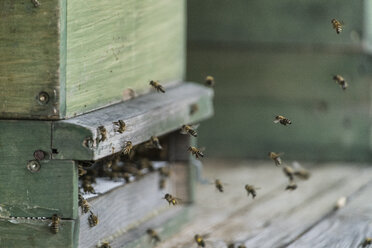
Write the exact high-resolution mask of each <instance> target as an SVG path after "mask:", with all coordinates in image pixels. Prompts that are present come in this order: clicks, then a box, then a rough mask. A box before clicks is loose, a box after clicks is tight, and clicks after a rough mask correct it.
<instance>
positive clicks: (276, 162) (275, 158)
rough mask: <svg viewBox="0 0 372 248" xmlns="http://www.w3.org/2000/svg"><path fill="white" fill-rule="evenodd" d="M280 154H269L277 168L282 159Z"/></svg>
mask: <svg viewBox="0 0 372 248" xmlns="http://www.w3.org/2000/svg"><path fill="white" fill-rule="evenodd" d="M281 155H282V154H280V153H275V152H269V157H270V158H271V159H272V160H274V162H275V165H276V166H279V165H281V164H282V159H281V158H280V156H281Z"/></svg>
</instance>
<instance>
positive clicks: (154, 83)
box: [150, 80, 165, 93]
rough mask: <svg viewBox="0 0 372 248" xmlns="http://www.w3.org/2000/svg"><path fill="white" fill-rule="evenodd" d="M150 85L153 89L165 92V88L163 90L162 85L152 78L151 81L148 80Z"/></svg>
mask: <svg viewBox="0 0 372 248" xmlns="http://www.w3.org/2000/svg"><path fill="white" fill-rule="evenodd" d="M150 85H151V86H152V87H154V89H155V90H156V91H157V92H162V93H165V90H164V88H163V86H162V85H161V84H159V82H158V81H153V80H151V81H150Z"/></svg>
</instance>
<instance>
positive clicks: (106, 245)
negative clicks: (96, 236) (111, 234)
mask: <svg viewBox="0 0 372 248" xmlns="http://www.w3.org/2000/svg"><path fill="white" fill-rule="evenodd" d="M99 248H111V245H110V243H109V242H103V243H102V244H101V245H100V246H99Z"/></svg>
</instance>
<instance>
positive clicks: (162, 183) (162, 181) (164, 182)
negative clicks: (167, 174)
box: [159, 177, 167, 189]
mask: <svg viewBox="0 0 372 248" xmlns="http://www.w3.org/2000/svg"><path fill="white" fill-rule="evenodd" d="M166 185H167V179H165V178H164V177H162V178H160V180H159V189H165V187H166Z"/></svg>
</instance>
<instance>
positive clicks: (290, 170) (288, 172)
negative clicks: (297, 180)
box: [283, 165, 295, 182]
mask: <svg viewBox="0 0 372 248" xmlns="http://www.w3.org/2000/svg"><path fill="white" fill-rule="evenodd" d="M283 172H284V174H285V175H286V176H287V177H288V178H289V181H290V182H292V181H293V179H294V178H293V175H294V172H295V171H294V170H293V168H292V167H290V166H288V165H286V166H284V167H283Z"/></svg>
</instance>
